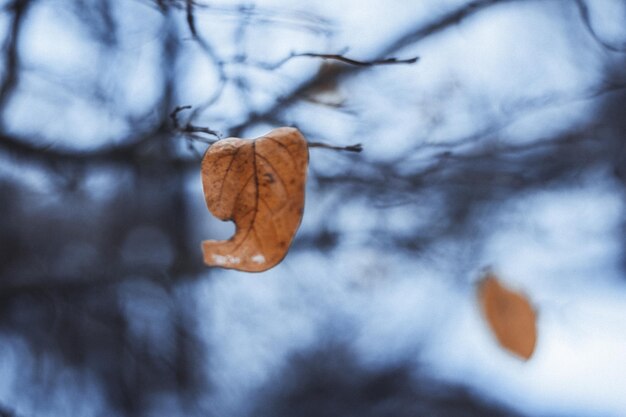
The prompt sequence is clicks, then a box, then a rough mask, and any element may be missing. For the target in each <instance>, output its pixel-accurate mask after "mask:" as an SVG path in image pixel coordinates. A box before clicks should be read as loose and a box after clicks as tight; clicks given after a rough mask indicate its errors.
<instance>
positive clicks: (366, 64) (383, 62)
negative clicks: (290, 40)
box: [291, 52, 420, 67]
mask: <svg viewBox="0 0 626 417" xmlns="http://www.w3.org/2000/svg"><path fill="white" fill-rule="evenodd" d="M302 56H306V57H313V58H322V59H330V60H335V61H340V62H344V63H346V64H350V65H356V66H358V67H373V66H375V65H394V64H414V63H416V62H417V61H418V60H419V59H420V58H419V57H418V56H416V57H413V58H407V59H398V58H385V59H375V60H373V61H358V60H356V59H352V58H348V57H345V56H343V55H339V54H316V53H312V52H305V53H301V54H292V55H291V57H292V58H297V57H302Z"/></svg>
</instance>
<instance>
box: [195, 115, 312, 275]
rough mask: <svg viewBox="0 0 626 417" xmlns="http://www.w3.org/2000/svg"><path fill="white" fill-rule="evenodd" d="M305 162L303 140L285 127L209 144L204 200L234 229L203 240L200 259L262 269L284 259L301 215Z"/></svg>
mask: <svg viewBox="0 0 626 417" xmlns="http://www.w3.org/2000/svg"><path fill="white" fill-rule="evenodd" d="M308 162H309V152H308V147H307V142H306V139H304V136H302V134H301V133H300V132H299V131H298V130H297V129H294V128H289V127H281V128H279V129H274V130H272V131H271V132H269V133H268V134H267V135H265V136H262V137H260V138H257V139H254V140H247V139H239V138H228V139H224V140H220V141H218V142H216V143H215V144H213V145H212V146H211V147H210V148H209V150H208V151H207V153H206V154H205V156H204V159H203V160H202V185H203V187H204V196H205V199H206V204H207V207H208V208H209V210H210V211H211V213H213V215H214V216H216V217H218V218H219V219H221V220H232V221H234V222H235V226H236V231H235V234H234V235H233V237H231V238H230V239H229V240H222V241H216V240H206V241H204V242H202V251H203V253H204V262H205V263H206V264H207V265H210V266H219V267H222V268H230V269H237V270H240V271H248V272H260V271H265V270H267V269H269V268H271V267H273V266H275V265H276V264H278V263H279V262H280V261H282V259H283V258H284V257H285V255H286V254H287V250H288V249H289V246H290V245H291V241H292V239H293V237H294V235H295V233H296V230H298V227H299V226H300V221H301V220H302V213H303V209H304V189H305V183H306V172H307V167H308Z"/></svg>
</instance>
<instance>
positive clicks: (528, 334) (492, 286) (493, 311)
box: [478, 273, 537, 360]
mask: <svg viewBox="0 0 626 417" xmlns="http://www.w3.org/2000/svg"><path fill="white" fill-rule="evenodd" d="M478 291H479V298H480V304H481V306H482V309H483V312H484V314H485V317H486V320H487V322H488V323H489V326H490V327H491V330H493V332H494V333H495V335H496V337H497V339H498V341H499V342H500V344H501V345H502V347H504V348H505V349H507V350H509V351H511V352H513V353H515V354H517V355H519V356H520V357H522V358H524V359H526V360H527V359H529V358H530V357H531V355H532V354H533V351H534V350H535V344H536V342H537V328H536V319H537V316H536V313H535V311H534V310H533V307H532V306H531V304H530V302H529V301H528V299H527V298H526V297H525V296H524V295H523V294H520V293H517V292H515V291H512V290H510V289H508V288H506V287H504V286H503V285H502V284H501V283H500V281H498V279H497V278H496V276H495V275H493V274H492V273H489V274H487V276H486V277H485V278H484V279H483V280H482V281H481V282H480V284H479V289H478Z"/></svg>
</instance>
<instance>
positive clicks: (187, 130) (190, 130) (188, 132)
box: [170, 105, 221, 144]
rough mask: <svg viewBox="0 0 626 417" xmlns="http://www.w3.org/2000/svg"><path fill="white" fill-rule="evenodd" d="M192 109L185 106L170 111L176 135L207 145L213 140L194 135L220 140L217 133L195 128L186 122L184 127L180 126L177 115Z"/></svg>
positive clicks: (206, 128)
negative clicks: (213, 137)
mask: <svg viewBox="0 0 626 417" xmlns="http://www.w3.org/2000/svg"><path fill="white" fill-rule="evenodd" d="M192 108H193V107H192V106H189V105H186V106H177V107H176V108H175V109H174V110H172V112H171V113H170V118H171V119H172V124H173V125H174V130H175V131H176V132H178V133H181V134H183V135H185V136H187V137H188V138H189V139H191V140H198V141H201V142H204V143H208V144H212V143H214V142H215V140H209V139H206V138H204V137H201V136H198V135H195V133H205V134H207V135H211V136H215V137H216V138H217V139H219V138H221V135H220V134H219V133H218V132H216V131H215V130H212V129H210V128H208V127H202V126H195V125H192V124H191V122H187V123H185V125H184V126H181V124H180V121H179V120H178V114H179V113H180V112H181V111H183V110H190V109H192Z"/></svg>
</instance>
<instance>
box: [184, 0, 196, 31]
mask: <svg viewBox="0 0 626 417" xmlns="http://www.w3.org/2000/svg"><path fill="white" fill-rule="evenodd" d="M185 11H186V14H187V26H189V31H190V32H191V36H193V37H194V38H197V37H198V32H197V30H196V19H195V17H194V15H193V0H187V1H186V3H185Z"/></svg>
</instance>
